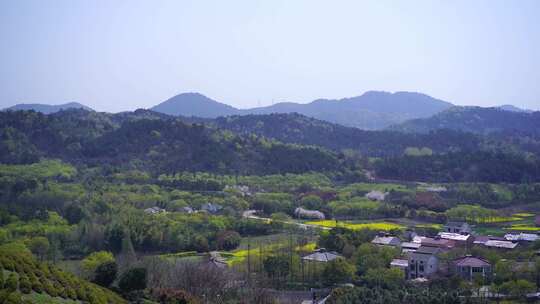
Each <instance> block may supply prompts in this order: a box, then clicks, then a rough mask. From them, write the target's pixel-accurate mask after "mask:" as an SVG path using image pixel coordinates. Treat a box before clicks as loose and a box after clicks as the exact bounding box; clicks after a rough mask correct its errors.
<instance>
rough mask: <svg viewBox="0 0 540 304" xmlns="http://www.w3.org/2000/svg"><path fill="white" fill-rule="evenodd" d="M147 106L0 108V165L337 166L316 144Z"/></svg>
mask: <svg viewBox="0 0 540 304" xmlns="http://www.w3.org/2000/svg"><path fill="white" fill-rule="evenodd" d="M159 116H160V115H159V114H153V113H151V112H148V111H144V110H142V111H136V112H133V113H131V114H127V113H122V114H106V113H97V112H87V111H81V110H71V111H62V112H59V113H55V114H51V115H43V114H41V113H36V112H32V111H30V112H29V111H15V112H2V113H0V122H1V123H0V125H1V126H2V129H0V138H1V142H0V152H1V153H0V157H1V159H0V162H3V163H31V162H35V161H37V160H38V159H39V158H40V157H47V158H59V159H63V160H66V161H70V162H74V163H83V164H88V165H106V164H109V165H114V166H124V167H128V168H129V167H132V168H144V169H147V170H151V171H154V172H175V171H183V170H186V171H209V172H221V173H243V174H248V173H249V174H270V173H285V172H291V173H292V172H306V171H327V170H328V171H333V170H338V169H340V168H339V159H338V157H337V155H336V154H334V153H331V152H328V151H324V150H322V149H320V148H316V147H306V146H297V145H287V144H282V143H279V142H273V141H269V140H265V139H261V138H257V137H253V136H236V135H234V134H232V133H230V132H222V131H218V130H215V129H212V128H209V127H205V126H204V125H201V124H189V123H184V122H182V121H180V120H178V119H168V118H167V117H166V116H163V117H159Z"/></svg>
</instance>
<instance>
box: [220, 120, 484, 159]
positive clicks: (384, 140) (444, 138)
mask: <svg viewBox="0 0 540 304" xmlns="http://www.w3.org/2000/svg"><path fill="white" fill-rule="evenodd" d="M210 124H212V125H215V126H216V127H218V128H222V129H226V130H229V131H232V132H234V133H238V134H257V135H259V136H264V137H267V138H274V139H277V140H279V141H282V142H287V143H296V144H303V145H317V146H321V147H326V148H328V149H332V150H338V151H339V150H344V149H352V150H356V151H359V152H361V153H362V154H363V155H366V156H376V157H380V156H392V155H402V154H403V153H404V152H405V151H406V149H407V148H410V147H417V148H423V147H427V148H429V149H431V150H432V151H433V152H435V153H444V152H448V151H474V150H478V149H480V146H481V143H482V139H481V138H480V137H479V136H476V135H473V134H470V133H463V132H456V131H449V130H442V131H435V132H432V133H428V134H403V133H400V132H395V131H366V130H360V129H357V128H352V127H344V126H342V125H338V124H332V123H329V122H326V121H322V120H317V119H314V118H310V117H306V116H303V115H300V114H296V113H293V114H269V115H244V116H229V117H219V118H217V119H215V120H213V121H212V122H210Z"/></svg>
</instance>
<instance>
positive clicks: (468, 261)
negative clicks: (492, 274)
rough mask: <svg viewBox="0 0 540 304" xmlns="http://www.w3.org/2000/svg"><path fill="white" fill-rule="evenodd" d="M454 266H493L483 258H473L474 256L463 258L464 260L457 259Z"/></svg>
mask: <svg viewBox="0 0 540 304" xmlns="http://www.w3.org/2000/svg"><path fill="white" fill-rule="evenodd" d="M454 264H455V265H456V266H459V267H487V266H491V264H489V262H488V261H486V260H484V259H482V258H477V257H472V256H466V257H462V258H459V259H455V260H454Z"/></svg>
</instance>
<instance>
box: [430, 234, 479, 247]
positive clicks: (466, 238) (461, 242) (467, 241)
mask: <svg viewBox="0 0 540 304" xmlns="http://www.w3.org/2000/svg"><path fill="white" fill-rule="evenodd" d="M437 236H438V237H439V238H441V239H444V240H450V241H454V242H455V243H456V245H458V246H461V247H467V246H469V245H471V244H472V243H473V241H474V237H473V236H472V235H470V234H459V233H452V232H439V233H438V234H437Z"/></svg>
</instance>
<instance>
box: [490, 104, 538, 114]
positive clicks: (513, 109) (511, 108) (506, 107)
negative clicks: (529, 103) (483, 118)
mask: <svg viewBox="0 0 540 304" xmlns="http://www.w3.org/2000/svg"><path fill="white" fill-rule="evenodd" d="M498 108H499V109H501V110H505V111H510V112H524V113H531V112H533V111H531V110H526V109H522V108H518V107H516V106H513V105H502V106H499V107H498Z"/></svg>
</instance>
